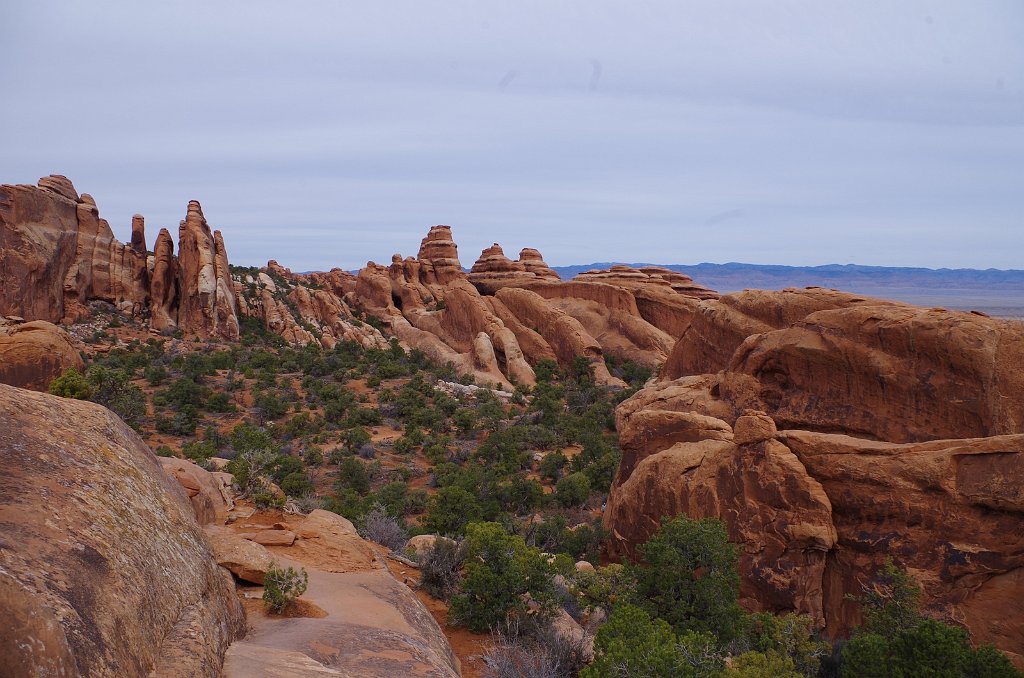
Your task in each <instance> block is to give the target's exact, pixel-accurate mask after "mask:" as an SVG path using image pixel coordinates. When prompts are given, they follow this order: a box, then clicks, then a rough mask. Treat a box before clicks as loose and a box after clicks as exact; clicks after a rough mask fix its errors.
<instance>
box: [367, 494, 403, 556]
mask: <svg viewBox="0 0 1024 678" xmlns="http://www.w3.org/2000/svg"><path fill="white" fill-rule="evenodd" d="M359 535H360V536H361V537H362V538H363V539H369V540H370V541H375V542H377V543H378V544H380V545H381V546H384V547H386V548H388V549H389V550H391V551H394V552H395V553H401V552H402V549H404V548H405V545H406V543H407V542H408V541H409V533H408V532H406V530H405V527H403V526H402V524H401V523H399V522H398V520H397V519H395V518H394V517H393V516H391V515H389V514H388V512H387V511H386V510H385V509H384V506H383V505H381V504H374V506H373V508H372V509H371V510H370V512H369V513H367V514H366V516H365V517H364V518H363V526H362V527H361V528H360V529H359Z"/></svg>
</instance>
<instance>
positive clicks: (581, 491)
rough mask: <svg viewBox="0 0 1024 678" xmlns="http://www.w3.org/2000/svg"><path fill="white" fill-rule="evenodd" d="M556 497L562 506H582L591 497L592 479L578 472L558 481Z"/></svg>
mask: <svg viewBox="0 0 1024 678" xmlns="http://www.w3.org/2000/svg"><path fill="white" fill-rule="evenodd" d="M555 497H556V498H557V499H558V503H559V504H561V505H562V506H582V505H583V504H584V503H586V501H587V498H588V497H590V478H588V477H587V474H585V473H582V472H579V471H577V472H576V473H571V474H569V475H567V476H566V477H564V478H562V479H561V480H559V481H558V484H557V485H556V486H555Z"/></svg>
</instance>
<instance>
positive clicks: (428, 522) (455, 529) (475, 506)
mask: <svg viewBox="0 0 1024 678" xmlns="http://www.w3.org/2000/svg"><path fill="white" fill-rule="evenodd" d="M481 514H482V511H481V509H480V505H479V503H478V502H477V498H476V495H474V494H473V493H472V492H469V491H468V490H466V489H464V488H462V487H455V486H449V487H442V488H441V489H440V490H438V491H437V493H436V494H435V495H434V496H433V497H431V498H430V507H429V508H428V509H427V516H426V518H425V519H424V521H423V524H424V526H425V527H426V528H427V529H428V530H430V531H431V532H434V533H436V534H443V535H452V536H455V535H459V534H461V533H462V528H463V527H464V526H465V525H466V524H467V523H469V522H471V521H474V520H479V519H480V517H481Z"/></svg>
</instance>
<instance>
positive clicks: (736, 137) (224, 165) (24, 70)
mask: <svg viewBox="0 0 1024 678" xmlns="http://www.w3.org/2000/svg"><path fill="white" fill-rule="evenodd" d="M5 11H8V10H5ZM4 19H6V20H0V26H6V28H0V30H2V31H3V33H2V34H0V38H2V39H0V82H2V84H3V87H4V92H5V98H6V100H7V101H6V102H5V105H4V106H3V107H2V108H0V126H2V128H3V129H5V130H8V131H10V132H11V133H9V134H7V135H5V142H4V153H3V156H2V158H0V181H4V182H29V181H34V180H35V179H36V178H37V177H38V176H41V175H44V174H49V173H64V174H67V175H68V176H69V177H71V178H72V179H73V180H74V181H75V183H76V186H77V187H78V188H79V190H81V191H86V192H89V193H91V194H92V195H93V196H94V197H95V198H96V199H97V201H98V203H99V206H100V209H101V213H102V214H103V215H104V216H106V217H107V218H108V219H109V220H110V221H111V223H112V225H113V226H114V228H115V231H117V232H118V233H119V235H121V237H123V238H124V237H127V234H128V232H129V224H130V216H131V214H133V213H135V212H142V213H144V214H145V215H146V217H147V225H148V226H149V228H150V229H151V231H152V233H155V231H156V229H157V228H159V227H161V226H168V227H170V226H173V225H176V224H177V221H178V220H180V219H181V218H182V217H183V216H184V211H185V205H186V202H187V201H188V200H189V199H191V198H196V199H199V200H200V201H202V202H203V205H204V210H205V212H206V215H207V218H208V219H209V220H210V222H211V223H212V224H214V225H215V226H216V227H218V228H221V229H222V230H224V232H225V236H226V238H227V244H228V249H229V253H230V254H231V257H232V260H233V261H237V262H238V263H244V264H258V263H263V262H265V261H266V260H267V259H269V258H276V259H278V260H279V261H281V262H282V263H284V264H286V265H288V266H290V267H292V268H293V269H296V270H308V269H312V268H328V267H331V266H342V267H344V268H353V267H356V266H360V265H362V264H364V263H365V262H366V261H367V260H369V259H374V260H377V261H387V260H388V259H389V258H390V255H391V254H392V253H393V252H394V251H400V252H401V253H402V254H411V253H415V251H416V249H417V247H418V244H419V239H420V238H421V237H422V234H424V233H425V232H426V229H427V228H428V227H429V226H430V225H431V224H434V223H449V224H452V225H453V227H454V229H455V235H456V239H457V241H458V242H459V244H460V255H461V257H462V260H463V263H466V264H469V263H472V261H473V260H474V259H475V258H476V256H477V255H478V253H479V251H480V250H481V249H482V248H483V247H485V246H487V245H489V244H490V243H491V242H494V241H499V242H501V243H502V244H503V245H504V246H505V249H506V251H508V252H515V251H518V248H519V247H523V246H533V247H538V248H539V249H541V251H542V252H543V253H544V255H545V257H546V258H547V259H548V260H549V261H551V262H552V263H556V264H569V263H585V262H589V261H595V260H608V259H617V260H636V261H660V262H665V263H693V262H697V261H732V260H740V261H754V262H764V263H785V264H821V263H830V262H839V263H849V262H856V263H864V264H900V265H925V266H978V267H988V266H995V267H1019V266H1020V262H1019V254H1018V253H1019V252H1021V251H1024V228H1022V226H1024V224H1022V223H1021V219H1022V218H1024V194H1022V192H1021V191H1020V189H1019V176H1020V168H1021V167H1022V166H1024V80H1022V76H1021V73H1024V69H1022V68H1021V67H1022V66H1024V44H1022V43H1021V41H1019V39H1018V37H1019V35H1021V34H1022V33H1024V10H1021V9H1020V8H1019V5H1018V4H1016V3H1013V2H995V1H993V2H984V3H980V5H979V4H975V3H972V4H971V5H970V6H967V5H962V4H959V3H936V2H907V3H900V4H898V5H893V4H892V3H888V2H884V3H883V2H837V3H801V2H784V3H772V4H765V3H758V2H750V3H717V2H710V1H709V2H694V3H685V5H683V4H682V3H669V2H650V3H643V4H641V5H636V4H633V5H624V4H620V3H610V2H565V3H541V2H536V3H531V2H526V3H515V4H512V3H497V2H430V1H426V2H411V1H410V2H382V3H363V4H361V5H357V4H351V3H335V2H303V3H293V4H289V5H285V4H282V3H279V2H258V1H257V2H240V1H237V2H218V3H198V2H183V3H148V4H143V5H139V4H138V3H128V2H108V3H104V4H102V5H98V6H91V7H86V6H84V4H82V3H73V2H67V3H63V4H62V3H58V4H56V5H49V4H42V3H31V4H29V3H25V4H22V5H21V6H19V7H17V8H14V9H13V10H11V15H10V16H7V17H4ZM151 237H152V236H151Z"/></svg>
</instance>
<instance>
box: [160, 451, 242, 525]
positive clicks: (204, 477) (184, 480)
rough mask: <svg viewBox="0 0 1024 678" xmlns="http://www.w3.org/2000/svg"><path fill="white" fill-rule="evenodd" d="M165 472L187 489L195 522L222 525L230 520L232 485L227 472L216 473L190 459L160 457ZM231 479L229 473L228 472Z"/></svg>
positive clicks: (232, 505) (232, 506)
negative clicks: (226, 479)
mask: <svg viewBox="0 0 1024 678" xmlns="http://www.w3.org/2000/svg"><path fill="white" fill-rule="evenodd" d="M158 459H159V461H160V466H162V467H163V469H164V472H166V473H167V474H168V475H170V476H171V477H172V478H174V479H175V480H177V481H178V484H179V485H181V486H182V488H183V489H184V490H185V494H187V495H188V497H189V501H190V502H191V503H192V511H193V512H194V513H195V515H196V521H198V523H199V524H200V525H209V524H217V525H222V524H223V523H224V521H225V520H227V517H228V512H229V511H231V509H233V508H234V501H233V500H232V499H231V494H230V487H231V486H230V484H225V481H224V479H223V476H224V475H228V474H214V473H210V472H209V471H207V470H205V469H203V468H200V467H199V466H197V465H195V464H193V463H192V462H190V461H188V460H187V459H178V458H177V457H158ZM228 477H229V478H230V475H228Z"/></svg>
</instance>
